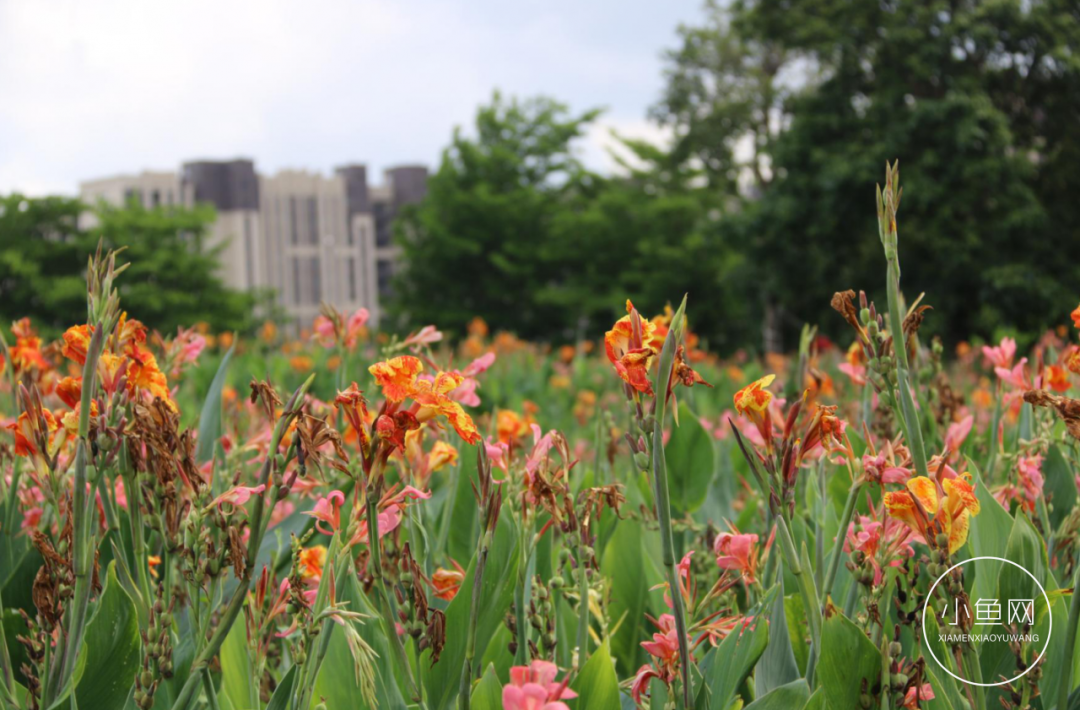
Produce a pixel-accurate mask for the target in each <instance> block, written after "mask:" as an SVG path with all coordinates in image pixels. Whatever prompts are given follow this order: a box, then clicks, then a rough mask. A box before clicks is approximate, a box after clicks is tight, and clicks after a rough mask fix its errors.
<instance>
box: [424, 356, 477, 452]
mask: <svg viewBox="0 0 1080 710" xmlns="http://www.w3.org/2000/svg"><path fill="white" fill-rule="evenodd" d="M464 379H465V378H464V377H462V376H461V375H458V374H454V373H450V372H440V373H439V374H437V375H436V376H435V379H434V380H421V379H417V380H416V383H415V386H414V389H413V391H412V392H411V393H410V395H409V396H410V397H411V398H412V400H413V401H414V402H416V403H417V404H418V405H420V409H419V411H417V412H416V419H417V421H419V422H420V423H421V424H422V423H424V422H426V421H428V420H430V419H433V418H434V417H435V416H437V415H442V416H444V417H446V419H447V421H449V422H450V426H452V427H454V430H455V431H457V433H458V436H460V437H461V438H462V439H464V440H465V441H466V442H468V443H470V444H475V443H476V442H478V441H480V432H479V431H477V430H476V425H475V424H474V423H473V420H472V417H470V416H469V415H468V414H467V413H466V412H465V410H464V409H463V408H462V406H461V404H460V403H458V402H457V401H455V400H453V399H451V398H450V397H449V394H450V393H451V392H453V391H454V390H455V389H457V387H458V385H460V384H461V383H462V381H463V380H464Z"/></svg>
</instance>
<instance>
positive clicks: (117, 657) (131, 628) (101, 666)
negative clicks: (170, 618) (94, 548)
mask: <svg viewBox="0 0 1080 710" xmlns="http://www.w3.org/2000/svg"><path fill="white" fill-rule="evenodd" d="M141 653H142V640H141V639H140V637H139V618H138V615H137V612H136V611H135V604H134V603H133V602H132V601H131V597H129V596H128V595H127V592H125V591H124V589H123V587H121V586H120V582H119V581H117V579H116V567H115V563H113V564H111V565H109V571H108V573H107V574H106V577H105V589H104V590H103V591H102V593H101V596H100V597H99V599H98V602H97V609H96V611H95V612H94V617H93V618H92V619H91V620H90V623H88V624H87V625H86V638H85V639H84V640H83V645H82V649H81V650H80V652H79V661H78V665H77V667H76V671H75V679H76V680H75V700H76V701H77V702H78V706H79V707H80V708H100V709H101V710H114V709H115V710H119V709H120V708H123V707H124V702H125V701H126V700H127V697H128V693H129V692H130V691H131V686H132V685H134V683H135V672H136V671H137V670H138V667H139V659H140V655H141Z"/></svg>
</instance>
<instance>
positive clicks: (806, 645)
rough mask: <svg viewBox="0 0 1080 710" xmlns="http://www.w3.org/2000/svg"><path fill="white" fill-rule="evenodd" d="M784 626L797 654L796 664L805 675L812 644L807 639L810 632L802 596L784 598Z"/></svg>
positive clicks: (792, 647)
mask: <svg viewBox="0 0 1080 710" xmlns="http://www.w3.org/2000/svg"><path fill="white" fill-rule="evenodd" d="M784 624H785V626H787V631H788V639H789V640H790V643H791V650H792V651H793V652H794V654H795V663H796V664H797V665H798V667H799V675H804V674H805V673H806V662H807V660H808V658H809V656H810V642H809V640H808V639H807V636H808V634H809V630H808V627H807V625H806V611H805V610H804V609H803V601H802V595H801V594H798V593H796V594H789V595H788V596H786V597H784Z"/></svg>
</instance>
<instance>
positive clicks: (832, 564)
mask: <svg viewBox="0 0 1080 710" xmlns="http://www.w3.org/2000/svg"><path fill="white" fill-rule="evenodd" d="M862 485H863V480H862V476H859V477H857V478H856V479H855V483H854V484H853V485H852V486H851V491H850V492H849V493H848V497H847V501H845V502H844V512H843V513H842V514H841V516H840V527H839V528H838V530H837V533H836V543H835V544H834V545H833V551H832V556H831V557H830V558H829V570H828V572H826V573H825V583H824V585H823V586H822V587H821V596H822V598H823V599H828V598H829V595H830V594H831V593H832V586H833V582H835V581H836V573H837V572H838V571H839V569H840V558H841V557H842V556H843V554H844V537H845V536H846V535H847V529H848V526H849V525H850V524H851V518H852V516H853V515H854V514H855V505H856V504H857V503H858V498H859V491H861V490H862ZM823 613H824V612H823Z"/></svg>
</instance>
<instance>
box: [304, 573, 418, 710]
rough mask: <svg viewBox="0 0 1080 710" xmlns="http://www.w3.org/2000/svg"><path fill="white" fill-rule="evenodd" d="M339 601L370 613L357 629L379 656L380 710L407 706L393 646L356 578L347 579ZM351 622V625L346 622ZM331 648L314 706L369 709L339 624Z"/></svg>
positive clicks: (377, 692) (317, 683) (333, 627)
mask: <svg viewBox="0 0 1080 710" xmlns="http://www.w3.org/2000/svg"><path fill="white" fill-rule="evenodd" d="M339 601H345V602H348V604H347V605H346V607H345V608H346V609H348V610H349V611H357V612H360V613H361V614H367V615H368V617H369V618H367V619H365V620H364V623H363V624H361V625H360V626H358V627H357V631H358V632H359V634H360V637H361V638H363V639H364V640H365V641H366V642H367V643H368V645H369V646H371V648H372V650H373V651H375V653H377V654H378V658H377V659H375V699H376V701H377V702H378V704H379V708H380V709H381V710H387V709H389V710H398V709H401V708H404V707H405V701H404V699H403V698H402V697H401V691H400V690H399V689H398V686H397V682H396V680H395V675H394V662H393V656H392V651H391V650H390V644H389V641H388V639H387V638H386V635H385V634H383V627H382V624H381V622H380V619H379V615H378V611H377V610H376V609H375V608H374V606H372V604H371V602H370V601H369V600H368V598H367V597H366V596H364V592H363V590H362V589H361V588H360V584H359V582H358V581H357V579H356V575H353V574H350V575H349V576H348V579H346V580H345V588H344V591H343V592H342V594H341V597H340V599H339ZM346 623H352V622H348V621H347V622H346ZM330 627H331V628H330V633H331V634H332V635H331V637H330V646H329V647H328V648H327V652H326V657H325V658H324V659H323V662H322V666H321V667H320V668H319V677H318V678H317V679H316V680H315V692H314V693H313V694H312V706H315V705H317V704H318V703H319V702H325V703H326V706H327V707H328V708H337V707H347V708H363V707H366V705H364V702H363V697H362V696H361V694H360V685H359V683H357V682H356V667H355V665H354V663H353V657H352V653H351V652H350V651H349V644H348V641H347V640H346V639H345V634H344V633H342V630H341V629H339V628H338V626H337V624H331V625H330Z"/></svg>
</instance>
